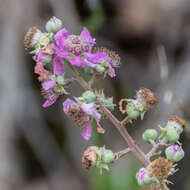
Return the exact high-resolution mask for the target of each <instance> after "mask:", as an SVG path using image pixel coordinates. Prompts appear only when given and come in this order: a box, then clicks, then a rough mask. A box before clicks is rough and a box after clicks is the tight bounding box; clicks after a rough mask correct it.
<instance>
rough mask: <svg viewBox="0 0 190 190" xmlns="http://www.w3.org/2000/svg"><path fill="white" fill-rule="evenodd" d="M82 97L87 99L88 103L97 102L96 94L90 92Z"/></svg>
mask: <svg viewBox="0 0 190 190" xmlns="http://www.w3.org/2000/svg"><path fill="white" fill-rule="evenodd" d="M82 97H83V98H85V100H86V101H87V103H90V102H94V101H95V100H96V95H95V94H94V92H92V91H90V90H88V91H86V92H84V93H83V94H82Z"/></svg>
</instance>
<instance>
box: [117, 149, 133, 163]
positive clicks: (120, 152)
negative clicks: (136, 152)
mask: <svg viewBox="0 0 190 190" xmlns="http://www.w3.org/2000/svg"><path fill="white" fill-rule="evenodd" d="M131 151H132V149H130V148H126V149H124V150H121V151H119V152H117V153H115V161H116V160H118V159H120V158H121V157H123V156H125V155H126V154H128V153H129V152H131Z"/></svg>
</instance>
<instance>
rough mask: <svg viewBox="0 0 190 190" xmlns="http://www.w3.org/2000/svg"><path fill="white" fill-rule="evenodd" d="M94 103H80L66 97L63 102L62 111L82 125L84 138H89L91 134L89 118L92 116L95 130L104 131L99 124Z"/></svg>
mask: <svg viewBox="0 0 190 190" xmlns="http://www.w3.org/2000/svg"><path fill="white" fill-rule="evenodd" d="M95 106H96V105H95V103H94V102H92V103H88V104H87V103H82V104H78V103H77V102H75V101H73V100H71V99H67V100H65V101H64V102H63V111H64V112H65V114H66V115H68V116H69V117H70V118H71V119H72V120H73V121H74V122H75V123H76V124H77V125H80V126H82V127H83V128H84V129H83V132H82V136H83V138H84V139H86V140H89V139H90V137H91V134H92V126H91V119H92V118H94V119H95V120H96V123H97V131H98V132H99V133H104V130H103V128H102V127H101V126H100V120H101V114H100V113H99V112H98V111H97V110H96V107H95Z"/></svg>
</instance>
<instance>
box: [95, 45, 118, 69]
mask: <svg viewBox="0 0 190 190" xmlns="http://www.w3.org/2000/svg"><path fill="white" fill-rule="evenodd" d="M97 52H104V53H106V54H107V56H108V57H107V59H108V60H107V61H109V62H110V63H111V64H112V66H113V67H118V66H120V65H121V58H120V56H119V55H118V54H116V53H115V52H114V51H111V50H109V49H107V48H104V47H95V48H94V49H93V53H97Z"/></svg>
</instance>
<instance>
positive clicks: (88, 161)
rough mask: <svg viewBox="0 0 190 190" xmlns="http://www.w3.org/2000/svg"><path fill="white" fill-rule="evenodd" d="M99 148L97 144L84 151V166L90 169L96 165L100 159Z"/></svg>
mask: <svg viewBox="0 0 190 190" xmlns="http://www.w3.org/2000/svg"><path fill="white" fill-rule="evenodd" d="M98 149H99V148H98V147H97V146H90V147H88V148H87V149H86V150H85V151H84V153H83V155H82V166H83V168H86V169H89V168H90V167H92V166H95V165H96V161H97V160H98Z"/></svg>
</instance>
